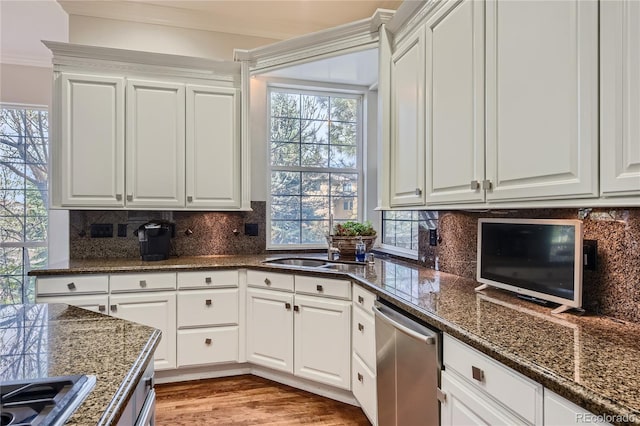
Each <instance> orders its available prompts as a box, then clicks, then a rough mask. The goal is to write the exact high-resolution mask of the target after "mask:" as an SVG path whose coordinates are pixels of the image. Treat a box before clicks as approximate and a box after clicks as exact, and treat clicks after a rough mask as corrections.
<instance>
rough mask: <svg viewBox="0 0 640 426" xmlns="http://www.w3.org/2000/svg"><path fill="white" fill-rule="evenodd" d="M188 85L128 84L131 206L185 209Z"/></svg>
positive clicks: (128, 203)
mask: <svg viewBox="0 0 640 426" xmlns="http://www.w3.org/2000/svg"><path fill="white" fill-rule="evenodd" d="M184 96H185V89H184V85H183V84H177V83H166V82H159V81H141V80H128V81H127V205H128V206H131V207H182V206H184V191H185V184H184V170H185V169H184V156H185V144H184V141H185V112H184V104H185V101H184V99H185V97H184Z"/></svg>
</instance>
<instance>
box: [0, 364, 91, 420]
mask: <svg viewBox="0 0 640 426" xmlns="http://www.w3.org/2000/svg"><path fill="white" fill-rule="evenodd" d="M95 384H96V378H95V376H84V375H76V376H60V377H47V378H43V379H32V380H21V381H13V382H2V384H0V426H9V425H11V426H59V425H63V424H64V423H65V422H66V420H67V419H68V418H69V417H70V416H71V414H73V412H74V411H75V410H76V408H78V406H79V405H80V404H81V403H82V401H84V399H85V398H86V397H87V395H89V392H91V389H93V387H94V386H95Z"/></svg>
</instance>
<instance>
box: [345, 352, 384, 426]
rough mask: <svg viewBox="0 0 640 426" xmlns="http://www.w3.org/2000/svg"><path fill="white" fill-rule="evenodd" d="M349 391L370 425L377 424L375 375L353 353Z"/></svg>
mask: <svg viewBox="0 0 640 426" xmlns="http://www.w3.org/2000/svg"><path fill="white" fill-rule="evenodd" d="M351 389H352V391H353V396H354V397H355V398H356V399H357V400H358V402H359V403H360V407H361V408H362V411H364V414H365V415H366V416H367V418H368V419H369V421H370V422H371V424H372V425H374V426H375V425H377V424H378V421H377V419H378V394H377V392H376V374H375V373H374V372H373V371H371V370H370V369H369V367H367V366H366V364H365V363H364V362H363V361H362V360H361V359H360V357H359V356H358V355H357V354H356V353H354V354H353V359H352V364H351Z"/></svg>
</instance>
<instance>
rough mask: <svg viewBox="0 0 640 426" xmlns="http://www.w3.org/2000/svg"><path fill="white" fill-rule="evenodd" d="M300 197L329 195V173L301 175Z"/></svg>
mask: <svg viewBox="0 0 640 426" xmlns="http://www.w3.org/2000/svg"><path fill="white" fill-rule="evenodd" d="M302 195H325V196H328V195H329V173H314V172H303V173H302Z"/></svg>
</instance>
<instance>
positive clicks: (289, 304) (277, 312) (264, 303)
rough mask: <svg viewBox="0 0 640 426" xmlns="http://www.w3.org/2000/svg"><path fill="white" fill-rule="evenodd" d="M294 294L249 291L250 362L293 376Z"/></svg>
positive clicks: (248, 344)
mask: <svg viewBox="0 0 640 426" xmlns="http://www.w3.org/2000/svg"><path fill="white" fill-rule="evenodd" d="M292 312H293V294H291V293H284V292H280V291H270V290H258V289H253V288H249V289H247V361H249V362H252V363H254V364H258V365H264V366H265V367H269V368H273V369H275V370H280V371H285V372H287V373H293V315H292Z"/></svg>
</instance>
